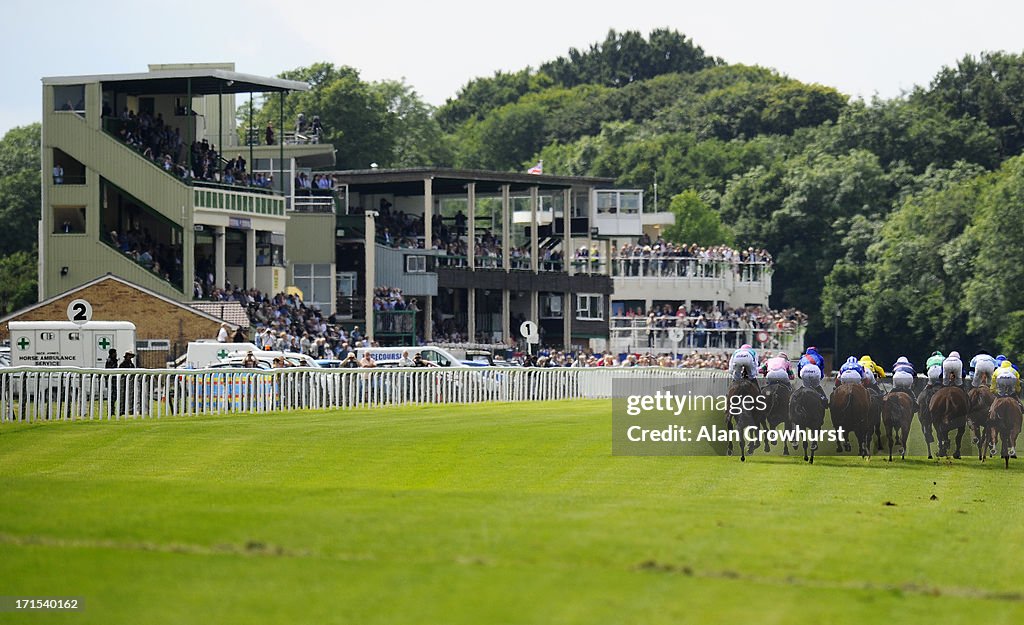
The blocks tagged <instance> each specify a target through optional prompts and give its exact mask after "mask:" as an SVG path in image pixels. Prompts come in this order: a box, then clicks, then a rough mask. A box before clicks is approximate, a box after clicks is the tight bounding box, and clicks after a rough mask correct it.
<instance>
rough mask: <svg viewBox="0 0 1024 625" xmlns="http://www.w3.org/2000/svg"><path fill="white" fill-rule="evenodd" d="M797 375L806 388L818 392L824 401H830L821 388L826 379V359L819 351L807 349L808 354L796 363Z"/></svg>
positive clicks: (812, 348) (811, 348)
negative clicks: (822, 381) (823, 380)
mask: <svg viewBox="0 0 1024 625" xmlns="http://www.w3.org/2000/svg"><path fill="white" fill-rule="evenodd" d="M796 374H797V375H798V376H799V377H800V379H801V380H802V381H803V383H804V386H806V387H807V388H810V389H814V390H816V391H818V394H819V395H821V398H822V400H825V401H828V398H827V397H825V390H824V389H822V388H821V380H822V378H824V377H825V359H824V358H822V356H821V354H819V353H818V350H817V349H815V348H814V347H808V348H807V352H806V353H805V354H804V355H803V356H801V357H800V361H799V362H797V363H796Z"/></svg>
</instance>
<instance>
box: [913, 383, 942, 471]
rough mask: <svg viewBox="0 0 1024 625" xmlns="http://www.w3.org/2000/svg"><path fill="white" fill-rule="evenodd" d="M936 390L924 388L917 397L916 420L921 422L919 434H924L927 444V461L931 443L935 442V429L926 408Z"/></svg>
mask: <svg viewBox="0 0 1024 625" xmlns="http://www.w3.org/2000/svg"><path fill="white" fill-rule="evenodd" d="M937 390H938V387H936V386H928V387H925V389H924V391H922V392H921V393H919V394H918V396H917V418H918V420H919V421H920V422H921V432H922V433H923V434H924V441H925V442H926V443H928V459H929V460H931V459H932V443H934V442H935V434H934V432H935V427H934V424H933V423H932V415H931V411H930V410H929V408H928V406H929V404H930V403H931V401H932V397H934V396H935V392H936V391H937Z"/></svg>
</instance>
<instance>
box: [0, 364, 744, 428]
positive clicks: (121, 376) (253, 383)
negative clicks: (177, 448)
mask: <svg viewBox="0 0 1024 625" xmlns="http://www.w3.org/2000/svg"><path fill="white" fill-rule="evenodd" d="M730 377H731V376H730V375H729V374H728V373H726V372H725V371H720V370H717V369H665V368H658V367H637V368H628V369H627V368H615V367H611V368H604V367H593V368H584V367H580V368H551V369H538V368H517V367H470V368H451V369H447V368H446V369H440V368H429V369H385V368H379V369H309V368H295V369H274V370H269V371H257V370H240V369H206V370H203V369H199V370H182V369H135V370H125V369H121V370H108V369H78V368H55V367H15V368H7V369H0V402H2V404H3V406H2V408H0V421H5V422H6V421H40V420H74V419H108V420H109V419H119V418H127V417H144V418H149V417H154V418H159V417H164V416H189V415H211V414H228V413H271V412H281V411H290V410H323V409H347V408H379V407H387V406H402V405H410V404H469V403H479V402H522V401H548V400H558V399H608V398H610V397H611V396H612V380H613V379H616V380H636V381H640V380H645V381H649V380H652V379H655V380H657V379H664V380H665V381H666V382H669V381H671V382H676V383H685V384H687V389H688V390H689V392H690V393H692V394H694V395H697V394H701V395H704V394H715V395H718V394H724V393H725V392H726V390H727V387H728V382H729V379H730ZM620 384H621V383H620ZM619 388H628V384H627V385H626V386H625V387H622V386H620V387H619Z"/></svg>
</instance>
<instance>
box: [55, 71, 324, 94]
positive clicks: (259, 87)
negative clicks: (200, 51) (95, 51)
mask: <svg viewBox="0 0 1024 625" xmlns="http://www.w3.org/2000/svg"><path fill="white" fill-rule="evenodd" d="M190 81H191V90H192V93H193V94H194V95H212V94H216V93H249V92H254V93H264V92H268V91H272V92H278V91H309V84H307V83H304V82H299V81H296V80H285V79H283V78H267V77H265V76H256V75H254V74H243V73H241V72H234V71H230V70H226V69H209V68H203V69H175V70H154V71H150V72H137V73H133V74H94V75H87V76H50V77H48V78H43V84H44V85H80V84H85V83H96V82H100V83H103V85H104V89H111V90H114V91H117V92H119V93H127V94H129V95H160V94H183V93H187V92H188V91H189V82H190Z"/></svg>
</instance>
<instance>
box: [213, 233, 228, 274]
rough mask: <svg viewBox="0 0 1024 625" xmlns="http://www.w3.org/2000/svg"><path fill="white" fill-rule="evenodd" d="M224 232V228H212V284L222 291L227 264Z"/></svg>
mask: <svg viewBox="0 0 1024 625" xmlns="http://www.w3.org/2000/svg"><path fill="white" fill-rule="evenodd" d="M224 230H225V228H224V226H214V228H213V284H214V286H217V287H219V288H222V289H223V288H224V280H225V278H224V274H225V272H226V267H225V266H226V264H227V261H226V255H225V251H226V248H227V241H226V240H225V238H226V236H225V232H224Z"/></svg>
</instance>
